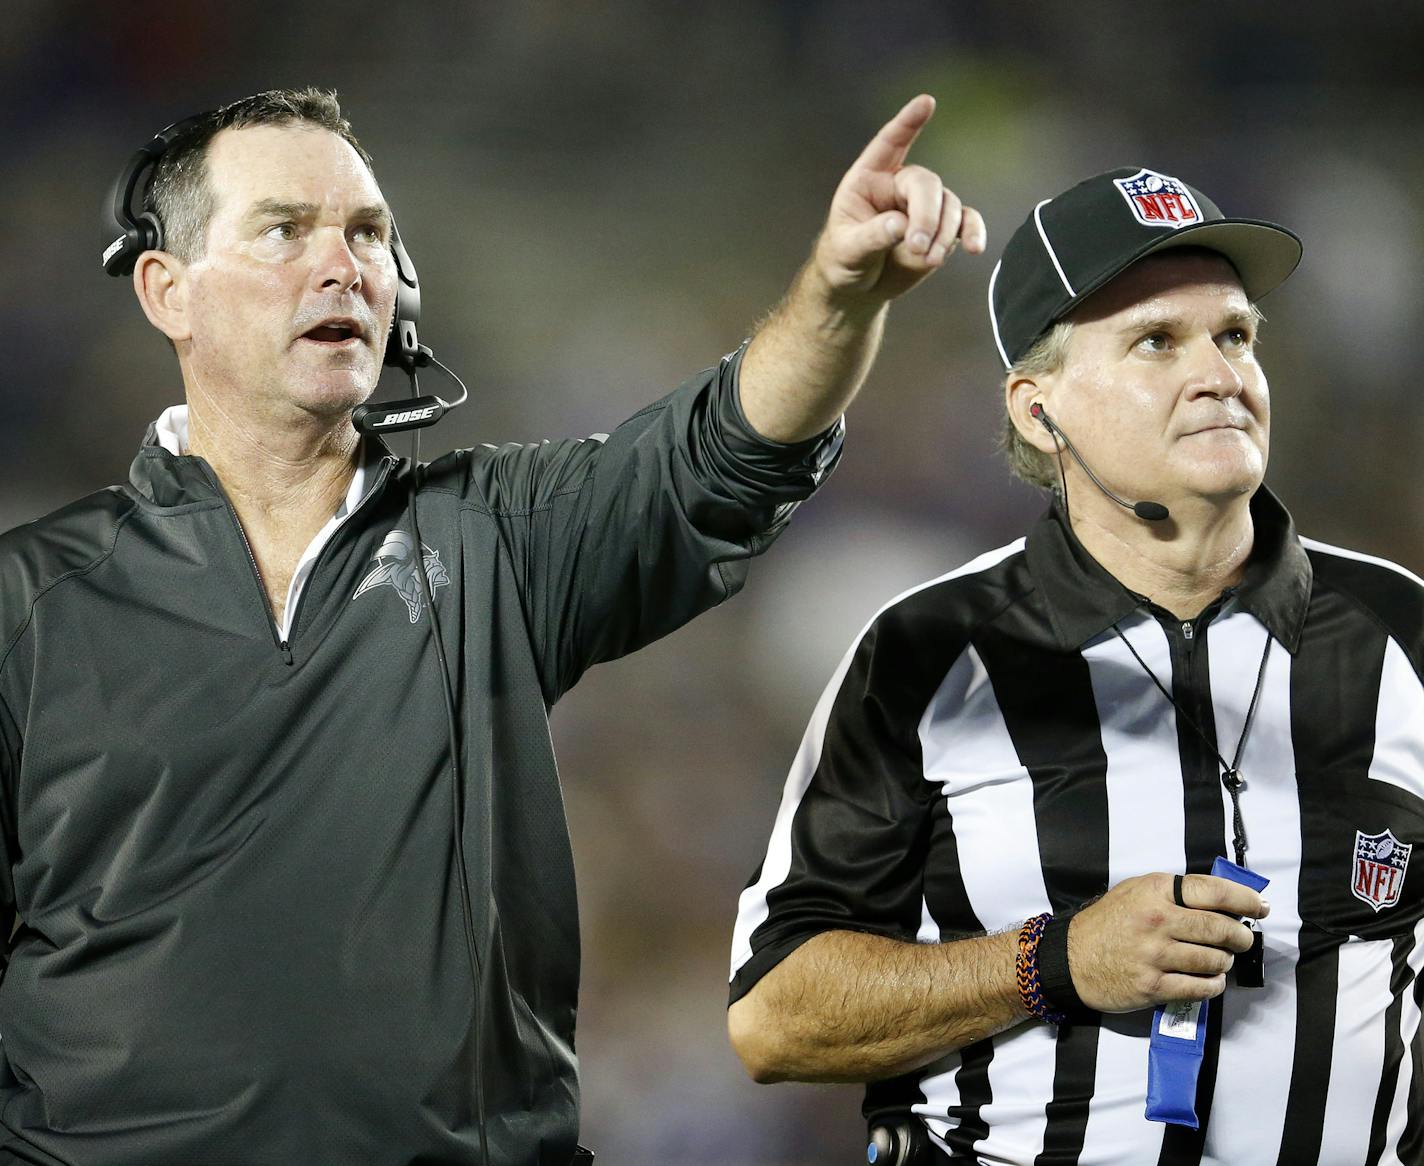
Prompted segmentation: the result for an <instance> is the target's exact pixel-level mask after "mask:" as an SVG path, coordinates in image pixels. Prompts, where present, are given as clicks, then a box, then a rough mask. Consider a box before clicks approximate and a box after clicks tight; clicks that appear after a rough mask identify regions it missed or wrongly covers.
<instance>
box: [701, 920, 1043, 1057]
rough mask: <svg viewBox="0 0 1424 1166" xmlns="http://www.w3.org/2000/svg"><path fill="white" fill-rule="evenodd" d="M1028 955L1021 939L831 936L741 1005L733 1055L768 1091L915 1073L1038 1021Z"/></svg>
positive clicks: (777, 971) (793, 957)
mask: <svg viewBox="0 0 1424 1166" xmlns="http://www.w3.org/2000/svg"><path fill="white" fill-rule="evenodd" d="M1016 951H1017V937H1016V936H1015V934H1014V933H1012V932H1009V933H1005V934H1001V935H984V936H976V937H974V938H972V939H957V940H953V941H951V942H948V943H937V944H923V943H906V942H902V941H900V940H894V939H886V938H884V937H882V936H878V935H866V934H862V933H860V932H852V931H828V932H825V933H823V934H821V935H817V936H815V937H814V938H812V939H809V940H807V941H806V942H805V943H804V944H802V945H801V946H800V947H799V948H797V949H796V950H795V951H794V952H792V953H791V954H790V955H789V956H787V957H786V958H785V959H784V960H782V962H781V963H780V964H778V965H777V966H776V967H775V968H773V969H772V970H771V971H770V972H768V973H767V974H766V975H765V976H764V977H762V979H761V980H760V981H759V982H758V983H757V984H756V986H755V987H754V988H752V990H751V991H750V992H748V993H747V994H746V995H745V996H744V997H742V999H740V1000H738V1001H737V1002H736V1003H735V1004H733V1005H732V1007H731V1009H730V1010H729V1012H728V1031H729V1033H730V1035H731V1039H732V1046H733V1047H734V1048H735V1049H736V1051H737V1055H738V1056H739V1057H740V1058H741V1059H742V1063H743V1065H745V1066H746V1069H747V1072H748V1073H749V1074H751V1076H752V1077H753V1078H754V1079H755V1080H757V1081H761V1082H772V1081H833V1082H856V1081H874V1080H879V1079H882V1078H885V1077H893V1076H896V1075H898V1074H900V1073H906V1072H909V1071H910V1070H911V1069H915V1068H918V1067H919V1066H921V1065H924V1064H928V1063H929V1062H930V1061H933V1060H935V1059H936V1058H937V1057H940V1056H942V1055H943V1054H945V1053H947V1052H950V1051H951V1050H953V1049H957V1048H962V1047H963V1046H965V1045H969V1044H973V1043H974V1042H975V1041H978V1040H983V1039H984V1038H985V1037H989V1036H993V1035H994V1034H995V1033H996V1032H1001V1031H1003V1030H1004V1029H1006V1028H1008V1027H1010V1026H1011V1025H1014V1024H1017V1023H1018V1022H1019V1021H1021V1020H1024V1019H1027V1017H1026V1014H1025V1013H1024V1011H1023V1008H1022V1006H1021V1005H1020V1003H1019V994H1018V988H1017V983H1016V980H1015V976H1014V956H1015V954H1016Z"/></svg>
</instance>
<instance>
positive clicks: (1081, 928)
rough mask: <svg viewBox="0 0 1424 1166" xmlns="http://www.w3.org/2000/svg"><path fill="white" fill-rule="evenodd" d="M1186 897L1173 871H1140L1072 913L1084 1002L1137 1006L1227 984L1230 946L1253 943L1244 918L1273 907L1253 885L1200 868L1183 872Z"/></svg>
mask: <svg viewBox="0 0 1424 1166" xmlns="http://www.w3.org/2000/svg"><path fill="white" fill-rule="evenodd" d="M1182 902H1183V903H1185V904H1186V906H1185V907H1179V906H1177V904H1176V903H1175V902H1174V901H1173V899H1172V876H1171V875H1169V874H1161V873H1158V874H1148V875H1139V876H1138V877H1136V878H1130V879H1124V880H1123V881H1122V882H1120V883H1118V884H1117V886H1115V887H1113V888H1112V890H1110V891H1108V893H1107V894H1105V895H1104V896H1103V897H1102V898H1101V899H1099V900H1097V902H1095V903H1093V904H1091V905H1090V906H1088V907H1085V908H1083V910H1082V911H1080V912H1079V913H1078V914H1077V915H1076V916H1074V918H1073V922H1072V923H1071V924H1070V925H1069V928H1068V968H1069V971H1070V972H1071V973H1072V976H1073V986H1074V987H1075V988H1076V989H1077V990H1078V995H1079V996H1080V997H1081V998H1082V1000H1083V1003H1084V1004H1085V1005H1087V1006H1088V1007H1089V1008H1093V1009H1096V1010H1097V1011H1099V1012H1134V1011H1136V1010H1138V1009H1140V1008H1154V1007H1156V1006H1157V1005H1158V1004H1165V1003H1167V1002H1169V1001H1173V1000H1207V999H1210V998H1211V997H1212V996H1220V995H1221V994H1222V992H1224V991H1226V973H1227V972H1228V971H1230V970H1231V965H1232V962H1233V960H1234V958H1235V957H1234V954H1233V953H1235V952H1243V951H1246V950H1247V949H1248V948H1249V947H1250V946H1251V931H1250V929H1249V928H1248V927H1247V926H1246V925H1245V924H1244V923H1241V922H1239V919H1240V918H1242V917H1245V918H1249V919H1264V918H1265V917H1266V914H1267V913H1268V912H1269V911H1270V907H1269V905H1268V904H1267V903H1266V902H1265V900H1263V899H1262V898H1261V896H1260V895H1258V894H1257V893H1256V892H1255V891H1253V890H1251V889H1250V888H1249V887H1243V886H1241V885H1240V884H1239V883H1233V882H1231V881H1230V880H1228V879H1221V878H1216V877H1214V876H1212V875H1201V874H1190V875H1187V876H1186V878H1184V879H1183V880H1182Z"/></svg>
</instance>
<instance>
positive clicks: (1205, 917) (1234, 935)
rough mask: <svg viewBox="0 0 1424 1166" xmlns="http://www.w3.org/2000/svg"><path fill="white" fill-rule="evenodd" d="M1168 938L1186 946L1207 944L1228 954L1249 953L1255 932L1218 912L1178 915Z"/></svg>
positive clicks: (1174, 919)
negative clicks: (1233, 952) (1231, 952)
mask: <svg viewBox="0 0 1424 1166" xmlns="http://www.w3.org/2000/svg"><path fill="white" fill-rule="evenodd" d="M1167 934H1168V935H1170V936H1171V937H1172V938H1173V939H1179V940H1182V941H1184V942H1186V943H1200V944H1206V945H1208V946H1210V947H1220V948H1225V949H1226V950H1227V951H1246V950H1247V949H1248V948H1250V946H1251V929H1250V928H1249V927H1247V926H1246V924H1244V923H1239V922H1237V921H1236V920H1235V919H1234V918H1232V917H1231V916H1230V915H1222V914H1220V913H1219V912H1216V911H1192V910H1187V911H1178V912H1176V914H1175V915H1174V916H1173V917H1172V920H1171V923H1170V924H1169V927H1168V932H1167Z"/></svg>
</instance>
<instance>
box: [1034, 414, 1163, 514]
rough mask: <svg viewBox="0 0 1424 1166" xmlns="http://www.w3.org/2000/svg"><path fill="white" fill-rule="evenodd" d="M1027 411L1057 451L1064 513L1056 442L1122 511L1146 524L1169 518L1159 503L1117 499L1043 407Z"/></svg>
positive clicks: (1065, 488)
mask: <svg viewBox="0 0 1424 1166" xmlns="http://www.w3.org/2000/svg"><path fill="white" fill-rule="evenodd" d="M1028 411H1029V414H1030V415H1031V416H1032V417H1033V418H1034V419H1035V420H1036V421H1039V422H1040V423H1042V425H1043V427H1044V428H1045V429H1047V430H1048V432H1049V433H1051V434H1052V435H1053V437H1054V439H1055V449H1057V453H1058V476H1059V479H1060V481H1061V482H1062V484H1063V509H1064V511H1065V512H1066V511H1067V509H1068V479H1067V478H1066V477H1065V476H1064V474H1063V451H1062V449H1058V447H1057V442H1059V441H1061V442H1062V443H1063V444H1064V445H1066V446H1067V447H1068V452H1069V453H1071V454H1072V455H1073V459H1074V460H1075V461H1076V462H1077V463H1078V464H1079V465H1080V466H1082V467H1083V472H1084V473H1085V474H1087V475H1088V478H1089V480H1090V481H1091V482H1092V483H1093V485H1094V486H1096V487H1097V488H1098V489H1099V490H1101V491H1102V492H1103V493H1104V494H1106V495H1107V496H1108V497H1109V498H1111V499H1112V500H1113V501H1114V502H1116V503H1117V504H1118V505H1119V506H1121V507H1122V508H1123V509H1124V510H1131V511H1132V512H1133V513H1134V514H1135V515H1137V517H1138V518H1141V519H1143V520H1144V521H1146V522H1162V521H1164V520H1165V519H1167V518H1168V517H1170V516H1171V512H1170V511H1169V510H1168V509H1167V508H1166V507H1165V506H1163V505H1162V503H1160V502H1148V501H1142V502H1128V501H1126V500H1125V499H1123V498H1119V497H1118V496H1117V495H1116V494H1114V493H1113V492H1112V491H1111V490H1109V489H1108V488H1107V487H1106V486H1104V485H1103V484H1102V482H1100V481H1099V480H1098V475H1097V474H1095V473H1093V471H1092V470H1091V469H1089V468H1088V463H1087V462H1085V461H1084V460H1083V455H1082V454H1080V453H1079V452H1078V451H1077V450H1076V449H1074V448H1073V443H1072V442H1071V441H1069V440H1068V435H1067V434H1066V433H1064V432H1063V430H1061V429H1059V428H1058V426H1057V424H1056V423H1055V422H1054V421H1053V420H1052V419H1051V418H1050V417H1049V416H1048V414H1047V413H1046V412H1044V409H1043V406H1042V405H1041V404H1040V403H1039V402H1038V401H1035V402H1034V403H1033V404H1032V405H1030V406H1029V409H1028Z"/></svg>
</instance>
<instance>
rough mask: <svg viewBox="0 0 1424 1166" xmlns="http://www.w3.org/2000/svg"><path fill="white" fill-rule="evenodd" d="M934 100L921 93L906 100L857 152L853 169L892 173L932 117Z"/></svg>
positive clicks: (903, 159) (898, 166)
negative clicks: (863, 147)
mask: <svg viewBox="0 0 1424 1166" xmlns="http://www.w3.org/2000/svg"><path fill="white" fill-rule="evenodd" d="M934 111H935V99H934V98H933V97H931V96H930V95H929V94H928V93H921V94H920V95H919V96H918V97H912V98H911V99H910V100H909V101H907V102H906V103H905V105H904V107H903V108H901V110H900V112H899V113H897V114H896V115H895V116H894V117H892V118H891V119H890V120H889V121H887V122H886V123H885V124H884V125H883V126H881V127H880V131H879V132H878V133H877V134H876V135H875V136H874V137H873V138H871V139H870V144H869V145H868V146H866V147H865V149H864V150H862V151H861V152H860V157H859V158H857V159H856V160H855V165H854V166H853V167H851V169H853V170H862V169H863V170H885V171H890V172H894V171H895V170H898V169H899V168H900V164H901V163H902V162H904V161H905V155H907V154H908V153H909V152H910V147H911V146H913V145H914V144H915V139H916V138H917V137H919V136H920V131H921V130H922V129H924V128H925V123H926V122H927V121H929V120H930V118H931V117H932V116H934Z"/></svg>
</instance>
